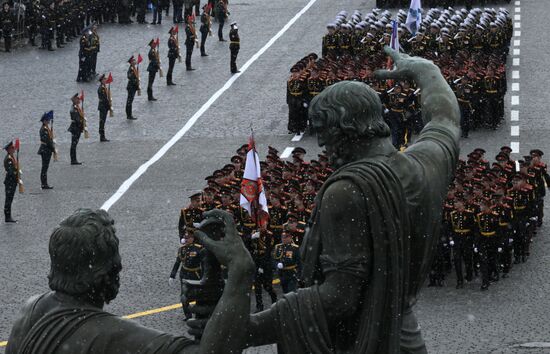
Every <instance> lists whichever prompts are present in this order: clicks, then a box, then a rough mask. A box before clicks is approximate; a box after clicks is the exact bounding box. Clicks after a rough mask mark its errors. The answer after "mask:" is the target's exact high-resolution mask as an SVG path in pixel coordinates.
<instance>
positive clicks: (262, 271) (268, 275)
mask: <svg viewBox="0 0 550 354" xmlns="http://www.w3.org/2000/svg"><path fill="white" fill-rule="evenodd" d="M258 232H259V237H257V238H253V237H254V236H252V238H251V240H250V253H251V255H252V259H253V260H254V263H255V264H256V275H255V277H254V293H255V295H256V310H258V311H263V309H264V303H263V299H262V288H264V289H265V291H266V292H267V293H268V294H269V296H270V297H271V303H274V302H276V301H277V295H276V294H275V291H274V290H273V283H272V282H273V262H272V259H271V253H272V251H273V246H274V245H275V242H274V240H273V233H272V232H271V231H268V230H261V231H258ZM256 235H257V234H256Z"/></svg>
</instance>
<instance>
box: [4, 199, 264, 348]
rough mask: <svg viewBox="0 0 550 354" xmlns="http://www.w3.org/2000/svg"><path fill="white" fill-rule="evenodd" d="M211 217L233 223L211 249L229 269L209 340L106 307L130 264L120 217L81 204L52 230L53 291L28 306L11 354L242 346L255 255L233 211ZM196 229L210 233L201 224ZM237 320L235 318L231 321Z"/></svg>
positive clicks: (206, 334) (17, 325)
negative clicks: (122, 248) (124, 259)
mask: <svg viewBox="0 0 550 354" xmlns="http://www.w3.org/2000/svg"><path fill="white" fill-rule="evenodd" d="M207 219H210V220H211V219H214V220H218V221H219V222H220V223H223V225H225V237H224V238H223V239H222V240H220V241H218V243H217V244H216V245H217V246H218V247H211V248H210V251H211V252H212V253H214V255H216V257H217V259H218V261H219V262H220V263H221V264H223V265H225V266H227V268H228V270H229V273H228V274H229V276H228V279H227V283H226V285H225V290H224V292H223V295H222V296H221V299H220V300H219V302H218V304H217V307H216V309H215V311H214V314H213V316H212V317H211V318H210V320H209V323H208V325H207V327H206V329H205V330H204V333H203V334H202V339H203V341H202V343H200V345H199V344H197V343H195V342H194V341H193V340H191V339H188V338H185V337H178V336H173V335H170V334H166V333H162V332H160V331H156V330H153V329H149V328H146V327H143V326H141V325H139V324H137V323H135V322H132V321H128V320H124V319H122V318H120V317H118V316H115V315H113V314H110V313H107V312H104V311H103V310H102V309H103V306H104V304H106V303H109V302H110V301H112V300H114V299H115V298H116V296H117V293H118V289H119V273H120V271H121V269H122V263H121V258H120V254H119V251H118V243H119V241H118V238H117V236H116V235H115V229H114V227H113V224H114V221H113V220H112V219H111V218H110V217H109V215H108V214H107V212H105V211H103V210H97V211H92V210H89V209H81V210H78V211H77V212H76V213H74V214H73V215H71V216H70V217H68V218H67V219H65V220H64V221H63V222H62V223H61V224H60V225H59V226H58V227H57V228H56V229H55V230H54V232H53V233H52V236H51V238H50V245H49V252H50V258H51V270H50V274H49V276H48V279H49V286H50V288H51V289H52V291H51V292H48V293H45V294H42V295H38V296H35V297H32V298H31V299H30V300H29V301H28V302H27V304H26V305H25V306H24V307H23V310H22V312H21V315H20V317H19V318H18V319H17V320H16V322H15V324H14V326H13V329H12V332H11V334H10V337H9V340H8V346H7V348H6V353H7V354H15V353H17V354H50V353H61V354H63V353H72V354H74V353H113V354H118V353H229V352H233V353H236V352H240V351H242V348H243V347H244V344H245V335H246V333H245V332H243V331H242V327H243V326H244V325H246V323H247V322H248V314H249V313H250V294H249V293H250V288H251V286H252V277H253V274H254V269H255V268H254V262H253V261H252V258H251V257H250V254H248V252H247V251H246V248H245V247H244V244H243V242H242V240H241V239H240V237H239V236H238V234H237V232H236V231H235V225H234V223H233V218H232V217H231V216H229V215H228V214H227V213H224V212H222V211H212V212H210V213H208V214H207ZM196 234H198V235H200V236H202V238H203V239H205V238H206V236H205V235H204V234H203V233H202V232H201V231H199V230H197V232H196ZM228 323H231V325H228Z"/></svg>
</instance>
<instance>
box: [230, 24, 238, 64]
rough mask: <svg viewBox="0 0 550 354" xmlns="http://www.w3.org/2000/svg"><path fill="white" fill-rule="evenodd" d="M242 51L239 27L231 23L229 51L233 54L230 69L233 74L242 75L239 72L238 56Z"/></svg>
mask: <svg viewBox="0 0 550 354" xmlns="http://www.w3.org/2000/svg"><path fill="white" fill-rule="evenodd" d="M240 49H241V39H240V38H239V27H238V26H237V22H233V23H231V29H230V30H229V51H230V52H231V60H230V68H231V73H232V74H236V73H240V71H239V70H237V55H238V54H239V50H240Z"/></svg>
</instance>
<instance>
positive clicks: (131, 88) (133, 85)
mask: <svg viewBox="0 0 550 354" xmlns="http://www.w3.org/2000/svg"><path fill="white" fill-rule="evenodd" d="M126 76H127V77H128V84H127V85H126V90H127V91H128V98H127V99H126V118H127V119H136V118H135V117H134V115H133V113H132V104H133V103H134V97H135V95H136V92H138V91H140V90H141V88H140V77H139V69H138V68H137V67H135V66H134V67H132V65H130V67H129V68H128V73H127V75H126Z"/></svg>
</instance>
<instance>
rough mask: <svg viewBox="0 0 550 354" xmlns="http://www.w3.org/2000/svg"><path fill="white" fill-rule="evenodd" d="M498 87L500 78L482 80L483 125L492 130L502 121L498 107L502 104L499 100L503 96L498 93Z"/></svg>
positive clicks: (493, 76)
mask: <svg viewBox="0 0 550 354" xmlns="http://www.w3.org/2000/svg"><path fill="white" fill-rule="evenodd" d="M500 87H501V84H500V77H498V76H495V75H491V76H485V78H484V79H483V91H484V92H483V94H484V96H485V97H484V100H483V106H484V107H483V108H484V109H483V111H484V112H485V120H486V121H485V123H487V124H488V125H489V126H490V127H491V128H492V129H496V128H497V126H498V124H499V123H500V121H501V120H502V116H501V112H503V109H501V108H500V105H501V104H502V105H503V104H504V103H503V101H502V99H501V97H503V96H504V95H502V94H501V93H500Z"/></svg>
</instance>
